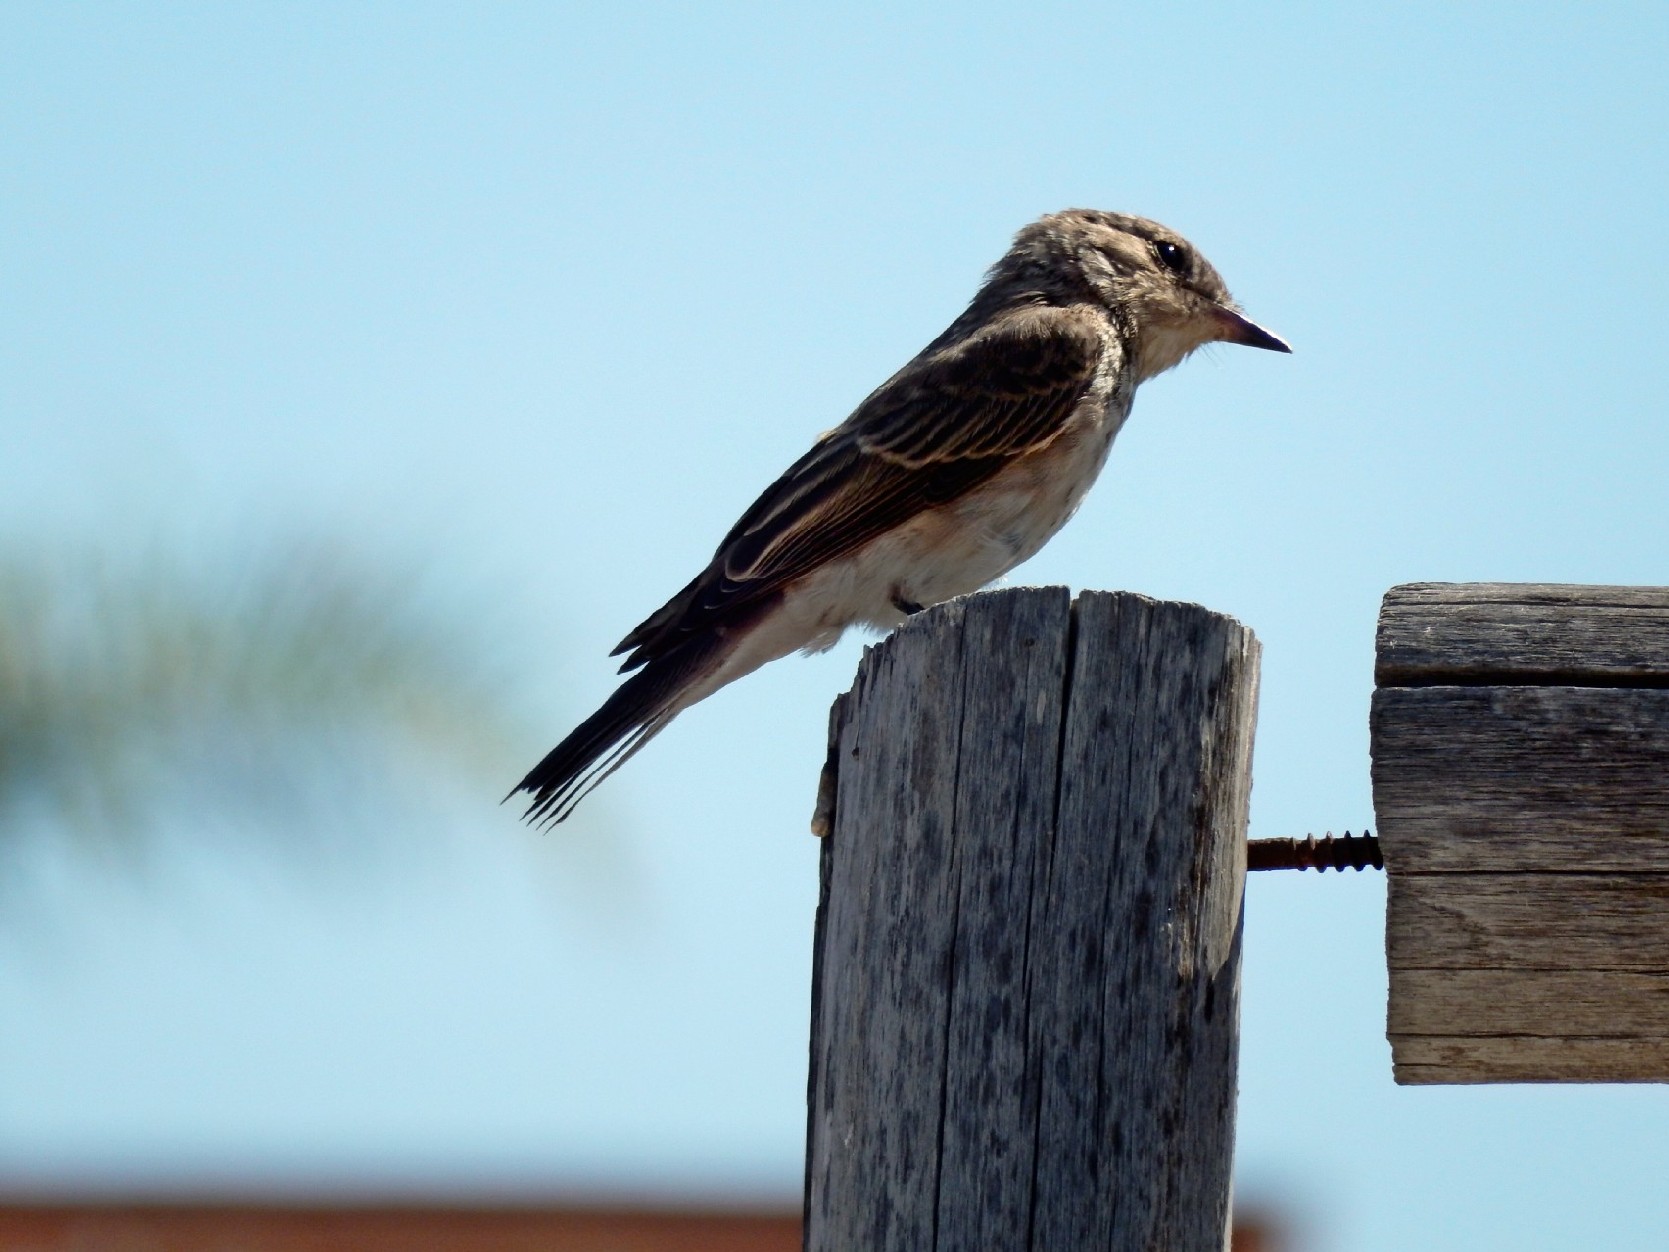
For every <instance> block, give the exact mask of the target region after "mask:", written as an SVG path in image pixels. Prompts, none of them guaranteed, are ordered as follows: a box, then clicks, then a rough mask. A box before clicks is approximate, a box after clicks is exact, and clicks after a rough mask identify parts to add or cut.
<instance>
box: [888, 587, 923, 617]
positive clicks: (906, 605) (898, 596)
mask: <svg viewBox="0 0 1669 1252" xmlns="http://www.w3.org/2000/svg"><path fill="white" fill-rule="evenodd" d="M892 607H893V608H895V609H897V610H898V611H899V612H900V613H902V614H904V616H905V617H914V616H915V615H916V614H917V613H920V612H921V611H922V609H924V608H926V607H927V606H926V605H922V604H917V603H916V602H915V601H914V600H907V599H905V598H904V589H903V588H902V587H894V588H893V589H892Z"/></svg>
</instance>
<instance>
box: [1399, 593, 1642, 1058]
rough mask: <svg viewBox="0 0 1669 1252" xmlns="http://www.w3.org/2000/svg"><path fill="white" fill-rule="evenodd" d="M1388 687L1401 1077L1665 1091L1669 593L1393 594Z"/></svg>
mask: <svg viewBox="0 0 1669 1252" xmlns="http://www.w3.org/2000/svg"><path fill="white" fill-rule="evenodd" d="M1375 674H1376V677H1377V679H1378V682H1379V684H1380V685H1379V688H1378V690H1376V691H1375V692H1374V698H1373V708H1372V712H1371V715H1370V731H1371V740H1372V754H1373V787H1374V807H1375V809H1376V812H1377V819H1378V820H1377V823H1376V825H1377V827H1378V833H1379V839H1380V850H1381V852H1382V854H1383V856H1384V860H1385V867H1386V871H1387V873H1388V875H1389V878H1390V883H1389V887H1390V890H1389V898H1388V906H1387V915H1386V958H1387V965H1388V967H1389V971H1390V1003H1389V1008H1388V1011H1387V1034H1388V1035H1389V1037H1390V1040H1391V1047H1392V1058H1393V1064H1394V1071H1395V1075H1396V1079H1397V1081H1398V1082H1407V1083H1436V1082H1523V1081H1547V1082H1569V1081H1589V1082H1619V1081H1666V1080H1669V588H1662V587H1572V586H1556V585H1541V584H1537V585H1529V586H1515V585H1508V584H1475V585H1449V584H1431V583H1425V584H1415V585H1412V586H1406V587H1396V588H1393V589H1392V590H1391V591H1390V592H1389V593H1387V595H1386V597H1385V604H1384V608H1383V610H1382V612H1381V615H1380V624H1379V656H1378V661H1377V664H1376V667H1375Z"/></svg>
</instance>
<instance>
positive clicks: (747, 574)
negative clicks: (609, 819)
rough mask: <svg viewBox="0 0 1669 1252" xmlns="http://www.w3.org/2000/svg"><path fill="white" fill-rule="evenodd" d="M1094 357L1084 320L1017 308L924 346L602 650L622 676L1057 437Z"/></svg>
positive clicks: (1096, 341)
mask: <svg viewBox="0 0 1669 1252" xmlns="http://www.w3.org/2000/svg"><path fill="white" fill-rule="evenodd" d="M1102 351H1103V346H1102V340H1101V338H1100V337H1099V336H1098V335H1097V334H1096V333H1095V328H1094V325H1093V323H1092V322H1091V320H1090V319H1089V317H1088V316H1087V315H1085V314H1084V313H1082V312H1080V311H1077V310H1072V309H1060V308H1031V309H1024V310H1018V311H1016V312H1015V313H1013V314H1011V315H1010V316H1009V317H1006V318H1002V319H998V320H997V321H995V322H993V323H990V324H988V325H987V326H985V327H984V328H982V329H981V330H980V331H978V332H976V333H975V334H973V335H971V336H969V337H968V338H966V339H963V340H959V341H957V342H954V343H952V344H950V345H948V346H945V347H943V348H940V349H938V350H936V351H935V350H931V349H930V350H929V351H928V352H926V353H924V354H923V355H922V356H920V357H918V358H917V359H916V360H914V361H912V362H911V363H910V364H909V365H908V366H906V367H905V368H904V369H902V370H900V371H899V372H898V373H897V374H895V375H894V376H893V377H892V378H891V379H889V380H888V381H887V382H886V383H884V384H882V385H881V387H879V388H878V389H877V390H876V391H875V392H874V393H873V394H871V395H870V396H869V398H868V399H866V400H865V401H864V402H863V403H862V404H861V405H859V406H858V408H857V410H856V411H855V412H854V413H853V414H852V416H851V417H849V418H848V419H847V420H846V421H845V422H844V423H843V424H842V425H841V426H840V427H839V428H838V429H836V430H834V431H831V432H830V433H829V434H828V435H826V436H824V437H823V438H822V439H821V440H819V441H818V443H817V444H816V445H815V446H814V447H813V448H812V449H811V450H810V451H809V452H807V453H806V455H805V456H803V457H801V458H800V459H799V460H798V461H796V462H795V463H794V464H793V465H792V466H791V467H790V468H789V469H788V472H787V473H785V474H784V475H783V476H782V477H781V478H779V479H778V480H777V481H776V482H775V483H774V484H772V485H771V487H770V488H769V489H767V490H766V492H765V493H764V494H763V495H762V496H760V498H759V499H758V500H757V501H755V502H754V505H753V507H752V508H750V509H749V510H748V511H747V512H746V513H744V514H743V515H742V518H741V520H740V521H738V522H737V523H736V525H735V526H734V527H732V528H731V531H730V533H729V534H728V535H726V536H725V538H724V542H723V543H721V544H720V545H719V549H718V551H717V552H716V553H715V554H714V556H713V560H712V562H711V563H710V564H709V565H708V567H707V568H706V569H705V570H703V571H702V572H701V574H700V575H698V576H697V577H696V578H695V579H693V580H692V581H691V582H690V583H689V584H688V585H687V586H686V587H685V588H684V589H683V590H682V591H680V592H679V593H678V595H676V596H674V597H673V598H672V599H671V600H670V601H668V602H667V604H666V605H665V606H664V607H663V608H661V610H660V611H659V612H657V613H656V614H655V615H654V616H652V617H650V618H649V619H648V620H647V621H646V622H644V623H643V624H642V625H641V626H639V627H638V628H637V629H636V630H634V631H633V632H632V633H631V634H629V635H627V636H626V638H625V639H624V640H622V641H621V644H620V646H619V647H618V648H616V649H615V655H619V654H620V653H622V652H630V653H631V655H630V656H629V657H628V658H627V659H626V662H625V664H623V665H622V666H621V668H622V669H623V670H626V669H634V668H636V667H637V666H639V665H642V664H644V663H645V662H646V661H648V660H650V659H652V658H653V657H656V656H659V655H663V654H664V653H665V652H667V651H668V650H670V649H671V648H673V647H675V646H677V644H678V643H679V641H680V640H682V639H684V638H687V637H688V636H689V634H690V633H691V632H693V631H696V630H700V629H704V628H706V627H708V626H711V625H713V624H714V623H716V622H719V621H722V620H724V619H726V618H727V617H729V616H730V614H731V613H733V612H734V611H735V610H736V609H738V608H741V607H742V606H747V605H755V604H757V602H758V601H760V600H761V599H763V598H765V597H767V596H771V595H775V594H777V593H779V592H780V591H781V590H782V589H783V588H784V587H786V586H787V585H788V584H789V583H792V582H794V581H795V580H796V579H799V578H802V577H804V576H805V575H806V574H809V573H811V572H812V571H814V570H816V569H819V568H821V567H822V566H823V565H825V564H826V563H828V562H830V561H833V560H838V559H839V558H841V557H843V556H847V555H849V554H850V553H852V552H854V551H856V550H857V549H858V548H860V547H862V546H863V545H864V544H865V543H868V542H869V541H870V540H872V539H874V538H875V537H877V536H878V535H881V534H884V533H885V532H886V531H888V530H891V529H892V528H893V527H895V526H898V525H901V524H902V523H904V522H906V521H908V520H909V519H910V518H912V517H914V516H915V515H916V514H918V513H921V512H923V511H924V510H926V509H930V508H934V507H937V506H939V505H943V504H946V503H948V502H949V501H951V500H954V499H956V498H958V497H959V496H961V495H963V494H964V493H966V492H968V491H970V490H972V489H973V488H974V487H976V486H978V485H979V484H980V483H982V482H984V481H985V480H986V479H988V478H990V477H991V476H992V475H993V474H995V473H996V472H997V471H998V470H1000V469H1001V468H1002V467H1003V466H1004V465H1006V464H1008V463H1009V462H1010V461H1011V460H1013V459H1014V458H1015V457H1017V456H1021V455H1024V454H1025V453H1028V452H1032V451H1035V450H1037V449H1038V448H1041V447H1044V446H1046V445H1047V444H1048V443H1049V442H1050V441H1051V440H1052V439H1054V437H1055V436H1056V435H1058V434H1059V433H1060V431H1061V429H1062V427H1063V426H1064V425H1065V423H1066V421H1067V419H1068V418H1069V417H1070V416H1071V414H1072V411H1073V409H1074V408H1076V407H1077V404H1078V402H1079V400H1081V399H1082V398H1083V396H1084V392H1085V391H1086V390H1087V388H1088V387H1089V384H1090V381H1091V379H1092V378H1093V377H1094V375H1095V370H1096V365H1097V363H1098V362H1099V360H1100V357H1101V353H1102Z"/></svg>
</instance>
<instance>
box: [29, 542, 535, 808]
mask: <svg viewBox="0 0 1669 1252" xmlns="http://www.w3.org/2000/svg"><path fill="white" fill-rule="evenodd" d="M495 688H496V689H495ZM503 690H504V684H502V683H500V684H495V683H494V682H493V681H492V680H491V676H490V673H489V667H488V665H487V664H486V661H485V659H484V653H483V649H482V648H481V647H480V646H479V645H477V644H472V642H471V641H470V640H469V639H468V638H467V637H466V636H465V635H464V634H463V633H462V632H461V631H460V630H458V629H456V628H455V627H449V626H448V624H447V614H446V613H445V612H444V611H442V610H440V609H438V608H437V607H436V606H435V605H434V604H433V603H431V602H430V599H429V598H426V597H425V596H424V595H422V594H421V593H420V591H419V589H418V587H417V584H416V582H415V580H412V579H403V578H401V577H399V576H397V575H393V574H390V573H389V572H388V571H387V570H386V569H378V568H375V567H373V566H372V565H370V564H368V563H365V562H359V561H354V560H350V559H347V558H344V557H343V556H341V555H340V554H337V553H333V552H331V551H328V550H326V549H323V548H320V547H311V548H298V549H291V550H287V551H281V552H275V553H269V554H266V555H262V556H259V557H257V558H254V559H250V560H248V561H246V562H245V563H243V564H241V565H239V566H238V567H236V568H235V569H224V568H222V569H213V568H201V569H199V568H186V567H184V566H182V565H181V564H180V563H179V562H175V561H169V560H151V561H149V562H142V563H130V564H126V565H120V564H116V563H112V562H100V561H97V560H93V559H81V560H69V559H62V558H55V557H52V556H48V555H43V554H19V553H12V554H10V555H7V556H0V837H3V836H4V832H5V831H6V830H7V829H9V828H14V827H15V826H16V825H17V824H18V823H19V822H20V821H22V820H23V819H25V818H29V819H35V818H45V819H47V820H49V821H51V822H52V823H53V824H55V825H61V826H63V827H64V828H66V829H68V830H69V831H72V832H76V833H79V834H82V835H84V836H88V837H95V836H100V835H103V836H111V835H116V836H117V837H119V838H125V837H126V836H127V835H128V834H129V832H130V831H132V830H134V829H136V828H142V827H143V826H144V824H145V822H146V821H147V820H148V819H149V818H150V817H151V816H153V815H154V813H155V812H156V811H157V810H158V809H159V808H160V807H161V806H162V805H164V804H166V803H168V802H170V801H171V800H178V799H181V798H189V801H190V802H191V803H193V804H201V803H204V802H207V801H213V802H215V803H217V804H220V805H225V806H229V807H230V809H231V811H232V812H233V813H234V814H236V815H238V816H244V815H249V816H253V817H256V818H259V819H263V820H264V819H272V818H274V817H284V816H294V815H295V813H296V811H297V809H298V808H299V807H304V806H307V805H310V804H315V803H318V802H320V801H327V800H328V801H331V802H334V800H335V799H337V798H345V797H350V796H351V797H354V798H357V799H361V800H363V799H366V798H369V797H372V796H375V795H377V794H378V793H379V792H380V793H381V794H383V795H385V796H388V795H392V794H393V792H394V791H396V790H397V791H399V792H401V793H402V794H407V795H410V794H412V793H413V792H414V789H415V790H416V791H421V789H422V788H424V787H427V786H430V785H432V784H438V783H441V782H444V781H446V780H451V781H453V782H460V781H461V782H465V783H468V784H470V785H471V786H472V787H473V786H480V787H481V788H482V795H483V800H484V801H485V800H488V799H490V800H497V798H498V796H497V794H496V793H495V787H496V785H497V784H500V783H503V782H504V781H505V778H506V777H508V774H507V773H506V771H507V769H508V767H507V765H506V762H507V761H511V760H513V759H514V757H515V753H514V750H513V749H512V748H511V747H509V746H508V745H510V744H511V743H512V742H513V739H514V735H513V732H512V721H513V719H512V717H511V716H510V715H509V714H508V713H507V711H506V709H505V708H504V699H503ZM509 772H514V771H513V770H512V771H509ZM511 781H513V779H512V780H511Z"/></svg>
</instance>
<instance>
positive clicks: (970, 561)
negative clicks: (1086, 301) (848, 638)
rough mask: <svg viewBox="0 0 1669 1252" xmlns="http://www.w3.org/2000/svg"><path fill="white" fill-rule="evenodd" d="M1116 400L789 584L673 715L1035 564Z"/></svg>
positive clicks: (1090, 478)
mask: <svg viewBox="0 0 1669 1252" xmlns="http://www.w3.org/2000/svg"><path fill="white" fill-rule="evenodd" d="M1112 391H1113V380H1112V379H1107V380H1106V381H1105V382H1104V383H1103V384H1099V385H1096V386H1093V387H1092V388H1091V390H1090V392H1089V393H1088V394H1087V395H1086V396H1085V397H1084V400H1083V401H1082V403H1080V404H1079V406H1078V408H1077V410H1076V411H1075V412H1074V413H1073V415H1072V417H1071V419H1069V421H1068V422H1067V425H1066V427H1065V428H1064V429H1063V430H1062V432H1061V434H1060V435H1059V437H1058V438H1057V439H1056V440H1055V441H1054V442H1053V443H1051V444H1050V445H1049V446H1048V447H1047V448H1045V449H1043V450H1041V451H1039V452H1035V453H1033V454H1031V455H1029V456H1026V457H1023V458H1021V459H1019V460H1017V461H1015V462H1014V463H1013V464H1012V465H1009V466H1008V467H1006V468H1004V469H1003V470H1001V471H1000V472H999V473H998V474H997V475H996V477H994V478H992V479H991V480H990V481H989V482H987V483H985V484H984V485H983V486H981V487H979V488H977V489H975V490H974V491H972V492H970V493H968V495H966V496H965V497H963V498H962V499H960V500H957V501H954V502H953V503H951V504H948V505H946V506H944V507H943V508H939V509H934V510H931V511H929V512H927V513H923V514H919V515H918V516H916V517H915V518H912V519H911V520H910V521H908V522H906V523H905V524H904V525H902V526H899V527H898V528H896V529H895V530H892V531H889V532H887V533H886V534H884V535H881V536H879V537H877V538H875V539H873V540H871V541H870V542H869V543H867V544H865V545H864V546H863V547H862V548H860V549H858V551H856V552H854V553H853V554H852V555H851V556H849V557H846V558H845V559H843V560H840V561H836V562H833V563H831V564H830V565H828V566H826V567H824V568H823V569H821V570H818V571H816V572H815V573H812V574H808V575H807V576H805V577H804V578H802V579H800V580H799V581H798V582H796V583H793V584H791V585H790V586H789V587H788V588H787V590H786V591H785V593H784V596H783V601H782V603H781V605H779V606H778V607H777V608H776V609H775V610H774V611H773V612H772V613H771V614H770V615H769V616H768V617H766V618H765V619H764V620H762V621H761V622H760V623H759V624H758V625H757V626H755V627H754V628H753V629H752V630H750V631H749V632H748V633H747V634H746V635H745V636H743V637H742V638H741V639H740V640H738V642H737V646H736V648H735V650H734V651H732V652H731V653H730V654H729V655H728V656H727V657H725V658H724V660H723V661H721V662H720V664H719V665H718V666H717V668H716V669H714V671H713V672H712V673H711V674H709V675H707V676H705V677H704V678H702V679H699V680H697V681H696V682H693V683H691V684H690V686H689V687H688V688H686V689H685V690H684V691H683V692H681V693H680V695H679V698H678V700H677V702H676V705H675V707H674V708H673V709H672V710H670V712H673V713H675V712H676V711H677V710H679V709H684V708H688V707H689V706H690V705H692V704H694V703H695V702H696V701H698V700H701V699H704V698H705V697H707V696H708V695H711V694H712V693H713V692H714V691H717V690H718V689H719V688H720V687H723V686H725V685H726V684H727V683H731V682H734V681H735V680H736V679H738V678H740V677H742V676H743V675H744V674H749V673H752V672H753V671H754V670H756V669H758V668H759V667H760V666H761V665H764V664H765V663H766V662H768V661H774V660H776V659H777V658H778V657H782V656H786V655H788V653H790V652H794V651H797V650H804V651H806V652H821V651H823V650H825V649H828V648H831V647H833V646H834V645H835V644H836V643H837V642H838V641H839V640H840V637H841V635H842V634H844V633H845V631H846V629H847V627H849V626H858V625H862V626H871V627H875V628H876V629H879V630H891V629H892V628H893V627H895V626H898V625H900V624H901V623H902V622H903V621H904V620H905V618H906V616H907V615H906V614H905V613H904V612H903V611H902V610H900V609H899V608H898V607H897V605H896V604H895V603H894V602H895V601H904V602H907V603H913V604H919V605H931V604H938V603H939V602H941V601H943V600H949V599H951V598H952V597H953V596H959V595H965V594H967V593H968V592H971V591H978V590H979V589H980V588H981V587H983V586H985V585H986V584H987V583H989V582H991V581H993V580H994V579H997V578H1001V577H1002V576H1003V575H1004V574H1006V573H1008V571H1009V570H1011V569H1013V568H1014V567H1015V566H1016V565H1019V564H1020V563H1021V562H1022V561H1024V560H1026V559H1028V558H1029V557H1031V556H1032V555H1034V554H1035V553H1036V552H1037V550H1038V549H1039V548H1041V547H1042V546H1043V545H1044V544H1045V543H1047V542H1048V541H1049V540H1050V539H1051V538H1052V537H1053V536H1054V534H1055V532H1056V531H1058V530H1060V528H1061V527H1062V526H1064V525H1065V524H1066V522H1067V519H1069V518H1070V517H1071V516H1072V514H1073V513H1074V512H1076V511H1077V508H1078V505H1079V504H1080V503H1081V502H1082V501H1083V498H1084V494H1085V493H1086V492H1087V491H1088V490H1089V489H1090V486H1091V485H1092V484H1093V483H1094V482H1095V480H1096V477H1097V476H1098V475H1099V474H1100V473H1101V468H1102V466H1104V465H1105V464H1106V463H1107V454H1108V452H1109V451H1110V450H1111V448H1112V443H1113V437H1114V436H1115V435H1117V434H1118V431H1119V428H1120V427H1121V426H1122V425H1123V424H1124V420H1125V418H1126V417H1128V416H1129V413H1130V399H1131V393H1132V392H1133V391H1134V387H1133V386H1132V387H1129V388H1121V389H1120V390H1119V392H1118V393H1117V394H1112Z"/></svg>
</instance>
